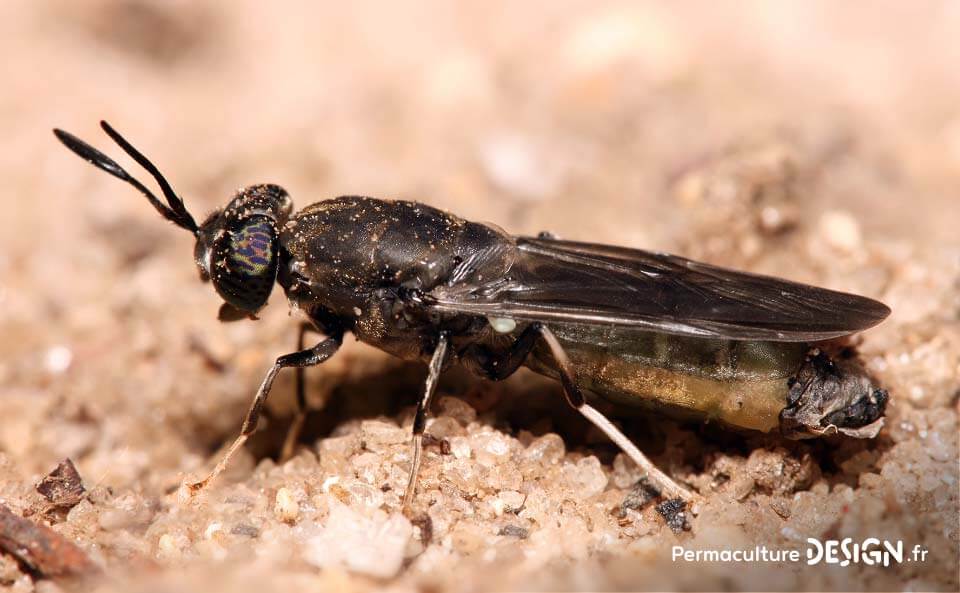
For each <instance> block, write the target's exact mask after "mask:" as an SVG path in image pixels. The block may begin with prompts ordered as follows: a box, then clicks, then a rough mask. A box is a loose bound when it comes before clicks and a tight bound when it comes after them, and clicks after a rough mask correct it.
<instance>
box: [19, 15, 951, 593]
mask: <svg viewBox="0 0 960 593" xmlns="http://www.w3.org/2000/svg"><path fill="white" fill-rule="evenodd" d="M304 4H305V5H303V6H299V5H297V6H291V7H287V8H285V9H284V10H282V11H275V12H274V11H269V10H267V9H266V8H264V4H263V3H258V2H252V1H243V2H234V3H231V5H230V9H229V10H227V9H225V8H224V7H223V6H222V5H215V4H214V3H196V2H187V1H174V2H150V1H145V0H91V1H90V2H85V3H75V2H68V1H66V0H59V1H48V2H16V1H13V2H5V3H3V6H2V8H0V17H2V18H0V50H2V53H3V55H4V60H3V65H2V69H3V87H4V91H3V92H2V93H0V126H2V129H3V130H4V137H5V142H4V143H3V146H2V147H0V171H2V173H3V176H2V177H3V191H2V194H0V200H2V212H3V215H2V217H0V224H2V229H0V230H2V237H3V239H2V243H0V245H2V247H3V248H2V250H0V332H2V334H0V335H2V337H3V339H2V340H0V419H2V420H0V503H2V504H3V505H5V506H6V507H8V508H9V509H11V511H12V512H13V513H14V514H15V515H17V516H21V515H27V516H28V518H29V520H31V521H34V522H37V523H44V524H49V525H51V526H52V529H53V530H54V531H55V532H56V533H58V534H61V535H62V536H64V537H65V538H66V539H67V540H69V541H72V542H75V543H76V545H77V546H78V547H79V548H80V550H81V551H82V552H84V553H85V554H86V556H87V557H89V559H90V560H91V561H92V562H93V563H94V564H96V565H97V566H98V567H100V570H101V571H102V573H101V576H100V577H99V578H95V580H94V581H93V582H90V581H86V582H84V583H77V582H76V581H70V580H52V579H46V578H41V575H40V574H38V573H37V572H36V571H35V572H33V573H31V572H30V571H28V570H26V568H25V567H24V566H22V565H19V564H18V563H17V562H16V561H14V560H13V558H12V557H11V556H9V555H4V556H0V587H2V588H4V589H5V590H10V591H18V592H21V591H23V592H26V591H43V592H51V591H58V590H62V589H70V588H95V589H97V590H101V591H131V590H138V589H137V588H138V587H141V588H146V587H148V586H150V587H155V588H152V589H150V590H151V591H154V590H167V589H169V590H188V589H196V590H198V589H200V588H204V589H207V590H215V589H216V588H217V587H218V586H219V587H220V588H223V589H229V590H242V589H245V588H250V589H254V588H258V589H261V590H262V589H264V588H268V589H270V588H280V587H285V588H292V587H298V588H301V589H303V590H319V589H321V588H334V587H335V588H336V590H341V591H351V590H364V591H366V590H390V591H403V590H416V589H419V590H426V591H475V590H489V589H499V590H558V589H560V590H592V589H608V590H632V589H687V590H703V589H723V590H736V589H783V590H910V591H919V590H944V591H948V590H957V588H958V581H957V571H958V537H960V536H958V530H960V521H958V511H957V507H958V473H960V470H958V455H957V400H958V395H960V380H958V376H960V298H958V293H960V241H958V239H957V226H958V223H960V197H958V187H960V70H958V69H957V68H956V64H957V63H960V44H958V43H957V41H956V40H957V39H958V38H960V9H958V7H957V5H956V4H955V3H949V2H943V3H920V4H914V3H909V4H908V3H883V4H871V5H870V6H869V8H868V7H867V6H866V5H864V4H859V3H849V4H848V3H843V4H837V3H828V2H822V3H810V2H797V3H767V2H748V3H738V4H736V6H734V5H733V4H724V5H723V6H722V7H718V8H710V7H708V5H707V4H706V3H670V4H669V5H667V4H662V5H657V4H642V5H640V4H637V5H634V4H632V3H625V4H622V5H621V4H604V5H597V4H595V3H587V2H553V3H542V4H540V5H535V4H526V5H523V6H518V5H517V3H508V2H492V3H491V2H473V3H459V4H457V5H456V7H454V5H453V3H445V2H435V3H427V4H418V5H403V6H401V5H399V4H396V5H390V6H386V5H380V4H379V3H362V2H361V3H342V4H340V3H338V4H337V5H324V4H318V5H306V4H307V3H304ZM348 4H349V7H347V5H348ZM101 118H105V119H108V120H109V121H111V123H113V124H114V125H115V126H116V127H117V128H118V129H120V130H121V131H122V132H124V133H125V134H126V135H127V136H128V137H129V138H131V139H132V140H133V141H134V142H135V143H136V144H137V145H138V146H139V147H140V148H141V149H142V150H144V151H145V152H146V153H147V154H148V155H150V156H151V157H152V158H153V159H154V160H155V161H156V162H157V163H158V164H159V166H160V167H161V168H162V169H163V170H164V171H165V172H166V174H167V176H168V177H169V178H170V179H171V181H172V182H173V183H174V185H175V187H176V188H177V189H178V191H179V192H180V193H181V194H182V195H183V196H184V197H185V199H186V201H187V205H188V207H189V208H190V209H191V210H192V211H193V212H194V213H195V214H196V215H197V216H198V217H200V216H202V215H203V214H204V213H205V212H207V211H209V210H211V209H212V208H214V207H216V206H218V205H221V204H223V203H224V202H225V201H226V199H227V197H228V196H229V195H230V194H231V193H232V191H233V190H234V189H235V188H237V187H239V186H241V185H246V184H249V183H254V182H262V181H272V182H277V183H280V184H282V185H284V186H285V187H286V188H287V189H288V190H289V191H290V193H291V194H292V195H293V196H294V199H295V200H296V201H297V204H298V205H300V206H303V205H306V204H308V203H310V202H313V201H316V200H319V199H323V198H327V197H332V196H336V195H339V194H345V193H352V194H367V195H373V196H379V197H403V198H410V199H417V200H421V201H424V202H427V203H430V204H432V205H435V206H439V207H443V208H448V209H450V210H453V211H455V212H457V213H459V214H461V215H462V216H465V217H468V218H472V219H475V220H481V221H493V222H495V223H497V224H499V225H500V226H502V227H504V228H506V229H509V230H510V231H512V232H516V233H532V232H537V231H540V230H543V229H549V230H551V231H553V232H554V233H556V234H558V235H560V236H562V237H566V238H573V239H581V240H593V241H602V242H610V243H619V244H623V245H628V246H636V247H644V248H648V249H662V250H668V251H673V252H677V253H681V254H684V255H687V256H692V257H696V258H700V259H704V260H707V261H710V262H713V263H717V264H723V265H732V266H737V267H741V268H745V269H750V270H753V271H757V272H765V273H775V274H778V275H783V276H787V277H789V278H792V279H795V280H800V281H809V282H815V283H818V284H821V285H825V286H829V287H832V288H836V289H841V290H850V291H855V292H859V293H862V294H866V295H869V296H872V297H875V298H878V299H881V300H883V301H884V302H886V303H887V304H889V305H890V306H891V307H892V308H893V310H894V313H893V315H892V317H891V318H890V319H889V321H887V322H886V323H885V324H883V325H882V326H880V327H878V328H876V329H875V330H872V331H870V332H867V333H866V334H864V335H863V336H862V337H860V338H858V343H859V348H860V351H861V352H862V355H863V357H864V359H865V361H866V362H867V365H868V367H869V368H870V369H871V371H872V372H874V373H875V374H876V375H877V376H878V377H880V379H881V380H882V382H883V384H884V385H885V386H886V387H888V388H889V390H890V393H891V396H892V402H891V405H890V407H889V410H888V423H887V426H886V428H885V429H884V430H883V432H882V433H881V434H880V436H879V437H878V438H876V439H875V440H873V441H870V442H862V441H861V442H851V441H844V440H829V441H822V442H805V443H793V442H786V441H781V440H779V439H776V438H772V437H763V436H757V435H737V434H730V433H726V432H724V431H719V430H715V429H713V428H711V427H707V428H704V427H698V426H691V425H678V424H675V423H673V422H671V421H666V420H663V419H660V418H656V417H641V418H632V419H628V420H627V421H626V427H627V429H628V432H629V433H630V434H631V435H632V436H633V437H634V438H635V439H636V440H637V442H638V444H640V445H641V447H642V448H644V449H645V450H646V451H648V452H649V453H650V454H651V455H652V456H653V458H654V459H655V460H656V461H657V463H658V464H660V466H661V467H663V468H665V469H666V470H668V471H669V472H670V473H672V474H673V475H675V476H677V477H678V478H680V479H682V480H684V481H685V482H687V483H688V484H690V485H692V486H693V487H695V488H696V489H697V490H698V491H699V492H701V493H702V495H703V499H702V501H701V502H700V503H698V504H697V505H696V508H694V509H692V511H693V514H692V515H689V516H688V517H687V519H688V527H689V530H686V531H684V530H680V532H679V533H675V532H674V531H672V530H671V529H670V528H669V527H668V526H667V525H666V524H665V523H664V520H663V518H662V517H661V516H660V515H659V514H658V513H657V512H656V510H655V508H654V505H653V504H647V505H639V504H626V505H624V501H625V499H627V500H628V501H630V500H632V501H635V502H636V501H637V497H638V495H637V492H636V491H635V489H634V484H635V483H636V481H637V479H638V478H639V475H638V474H637V473H636V470H635V469H634V468H633V467H632V466H631V465H630V464H629V463H627V462H626V461H625V460H624V459H623V457H622V456H621V455H618V454H617V452H616V450H615V449H614V448H613V447H612V446H611V445H610V444H609V443H608V442H606V441H605V440H604V439H603V438H602V437H601V436H599V435H597V434H595V433H594V432H592V431H589V430H586V428H585V427H584V425H583V422H582V421H580V420H579V419H578V418H576V417H575V416H574V415H571V414H570V413H569V412H567V411H565V410H564V409H563V405H562V400H561V397H560V392H559V390H558V387H557V386H556V385H554V384H553V383H551V382H549V381H546V380H543V379H540V378H538V377H536V376H533V375H532V374H529V373H520V374H518V376H516V377H515V378H512V379H511V380H509V381H506V382H504V383H500V384H490V383H484V382H481V381H478V380H475V379H472V378H470V377H467V376H466V375H462V374H457V373H452V374H451V375H450V376H449V377H446V378H445V379H444V381H443V382H442V384H441V386H440V394H439V395H440V399H439V401H438V402H437V404H438V405H437V406H436V408H435V410H434V413H435V415H434V417H435V419H434V420H433V421H432V423H431V424H430V425H429V427H428V433H430V434H431V435H433V436H434V437H435V439H434V440H433V441H432V444H431V445H429V446H428V448H427V456H426V460H425V464H424V467H423V471H422V486H421V492H420V494H419V496H418V499H417V503H416V505H415V506H416V509H417V513H415V516H414V517H413V520H412V521H411V520H410V519H408V518H406V517H404V516H402V515H401V514H399V513H398V512H397V509H398V507H399V498H400V496H401V493H402V489H403V484H404V480H405V477H406V471H407V468H408V467H409V450H408V447H407V434H408V430H409V425H410V422H411V418H412V412H411V409H412V408H411V402H412V401H414V398H415V397H416V394H417V392H418V390H419V386H420V382H421V381H422V378H423V376H424V371H423V369H419V368H415V367H410V366H406V365H403V364H400V363H398V362H396V361H393V360H391V359H390V358H389V357H387V356H386V355H383V354H381V353H378V352H376V351H374V350H372V349H370V348H367V347H365V346H362V345H359V344H356V343H353V342H352V341H351V342H350V343H348V345H347V347H346V348H345V351H343V352H341V353H340V354H339V355H338V356H337V357H335V358H334V359H333V360H331V361H330V362H329V363H327V364H325V365H323V367H322V368H320V369H317V370H313V371H311V372H310V373H309V390H310V391H309V393H310V400H311V403H312V404H313V406H314V407H315V408H316V410H317V411H316V412H315V413H314V414H312V415H311V416H310V418H309V420H308V423H307V430H306V432H305V435H304V438H303V440H302V444H301V445H302V446H301V448H300V450H299V451H298V454H297V455H296V457H295V458H294V459H293V460H291V461H290V462H288V463H286V464H283V465H278V464H277V463H276V462H275V461H274V458H275V456H276V454H277V451H278V449H279V447H280V443H281V442H282V439H283V434H284V431H285V428H286V426H287V424H288V423H289V419H290V410H291V405H292V393H291V391H292V381H291V378H290V377H287V376H282V377H281V379H280V380H279V381H278V383H277V385H276V388H275V391H274V395H273V397H272V401H271V402H270V413H269V414H268V417H267V418H265V419H264V420H263V426H262V427H261V431H260V432H259V433H258V435H257V436H256V438H254V439H253V440H252V441H251V443H250V444H249V446H248V447H247V448H246V449H245V450H244V452H243V453H242V455H240V456H239V457H238V459H237V461H236V463H235V464H233V466H232V467H231V468H230V469H229V471H228V472H227V473H226V474H225V475H224V477H223V479H221V480H220V481H219V482H217V483H216V484H215V485H214V486H213V487H212V488H211V489H210V490H208V491H207V492H206V493H204V494H203V495H202V496H201V497H200V498H199V499H198V500H196V501H194V502H192V503H189V504H184V503H182V502H181V501H179V500H178V497H177V488H178V486H179V484H180V483H181V481H182V480H183V479H184V478H185V477H194V476H199V475H202V473H203V472H204V471H206V470H207V469H209V467H210V466H211V464H212V462H213V461H214V460H215V458H216V456H217V454H218V451H219V450H220V449H221V448H222V447H223V446H224V445H225V444H226V443H228V442H229V441H230V440H231V439H232V438H233V436H234V435H235V434H236V432H237V430H238V428H239V423H240V419H241V417H242V415H243V412H244V410H245V409H246V406H247V404H248V402H249V399H250V397H251V396H252V393H253V391H254V390H255V388H256V385H257V384H258V383H259V381H260V378H261V376H262V373H263V372H264V371H265V370H266V368H267V367H268V366H269V364H270V362H271V361H272V360H273V358H274V357H275V356H277V355H279V354H282V353H285V352H287V351H290V350H291V349H292V348H293V345H294V340H295V325H294V322H293V320H291V319H290V318H289V317H288V315H287V308H286V306H285V303H284V301H283V298H282V295H280V294H274V297H273V299H272V306H271V307H268V308H267V309H266V310H265V311H264V314H263V316H262V319H261V320H260V321H259V322H257V323H240V324H230V325H222V324H220V323H218V322H217V321H216V310H217V306H218V299H217V298H216V296H215V295H214V294H213V292H212V291H211V290H210V288H209V287H208V286H205V285H202V284H200V283H199V282H197V281H196V271H195V269H194V267H193V265H192V263H191V256H190V254H191V249H192V241H191V238H190V237H189V236H188V234H187V233H184V232H182V231H180V230H178V229H175V228H172V227H171V226H170V225H167V224H164V223H163V222H162V221H161V220H160V219H159V218H158V217H157V215H156V213H155V212H153V211H152V210H151V208H150V207H149V205H148V204H147V203H146V202H145V201H144V200H143V199H142V198H140V197H139V196H138V195H136V194H135V192H134V191H133V190H131V189H130V188H128V187H125V186H123V185H122V184H120V183H119V182H117V181H115V180H112V179H110V178H108V177H107V176H106V175H103V174H102V173H99V172H96V171H94V170H93V169H92V168H91V167H89V166H86V165H85V164H83V163H82V162H80V161H79V160H78V159H76V158H75V157H73V156H72V155H70V154H68V153H67V152H66V151H65V150H63V149H62V147H60V146H59V145H58V144H56V143H55V142H54V139H53V136H52V135H51V134H50V131H49V129H50V128H51V127H53V126H55V125H56V126H61V127H64V128H67V129H69V130H71V131H73V132H74V133H76V134H78V135H80V136H82V137H84V138H87V139H89V140H91V141H93V142H94V143H95V144H96V145H98V146H100V147H101V148H104V149H109V150H107V151H108V152H109V153H110V154H115V155H116V154H117V153H118V151H117V150H114V149H113V147H111V146H110V145H109V142H108V141H107V139H106V138H105V137H104V136H103V135H102V134H101V133H100V132H99V130H98V129H97V127H96V125H97V121H98V120H99V119H101ZM122 162H124V163H128V162H129V161H126V160H124V161H122ZM131 170H135V169H131ZM138 174H139V172H138ZM65 458H70V459H71V460H73V462H74V463H75V464H76V467H77V469H78V471H79V474H80V476H81V477H82V481H83V484H84V486H85V488H86V490H87V494H85V495H83V496H82V497H80V502H79V503H77V504H75V506H72V507H71V506H70V505H72V504H74V503H76V501H75V500H74V501H73V502H71V503H70V504H68V505H67V506H65V507H62V508H60V509H56V508H50V505H49V504H48V502H47V501H46V500H45V499H44V498H43V497H42V496H41V494H40V493H39V492H37V490H36V489H35V486H36V484H37V483H38V482H39V481H40V480H41V478H42V477H43V476H44V475H46V474H47V473H48V472H50V471H51V470H53V469H54V468H55V467H56V466H57V464H58V463H59V462H60V461H61V460H63V459H65ZM632 507H636V508H632ZM808 537H816V538H820V539H843V538H846V537H849V538H853V540H855V541H857V542H860V541H862V540H863V539H864V538H867V537H877V538H881V539H888V540H901V541H903V543H904V547H905V549H906V551H907V554H908V555H909V552H910V551H911V550H912V549H913V548H914V546H916V545H919V546H921V547H923V548H924V549H926V550H928V555H927V557H926V559H925V561H923V562H904V563H903V564H894V565H892V566H890V567H886V568H884V567H878V566H869V565H866V564H862V563H861V564H854V565H851V566H846V567H843V566H827V565H823V564H821V565H818V566H815V567H808V566H807V565H806V563H805V562H803V561H801V562H798V563H790V562H787V563H768V564H763V563H756V564H750V565H743V564H723V563H709V562H695V563H684V562H681V561H673V560H672V559H671V556H670V553H671V549H672V546H675V545H681V546H684V547H685V548H687V549H691V550H693V549H724V548H731V549H732V548H742V549H752V548H753V547H754V546H757V545H765V546H766V547H768V548H771V549H795V550H801V551H802V550H805V548H806V543H805V542H806V538H808ZM41 572H42V571H41ZM144 590H145V589H144Z"/></svg>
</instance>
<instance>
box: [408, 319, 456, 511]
mask: <svg viewBox="0 0 960 593" xmlns="http://www.w3.org/2000/svg"><path fill="white" fill-rule="evenodd" d="M449 346H450V335H449V334H447V333H446V332H443V333H441V334H440V339H439V340H437V347H436V349H434V351H433V357H432V358H431V359H430V367H429V369H428V371H427V381H426V383H425V384H424V386H423V395H421V396H420V401H419V402H417V414H416V416H414V418H413V461H412V462H411V464H410V479H409V480H408V481H407V490H406V491H405V492H404V494H403V508H404V509H407V508H409V506H410V503H411V502H412V501H413V495H414V493H415V492H416V490H417V474H418V473H419V472H420V457H421V455H422V454H423V429H424V428H426V425H427V411H428V410H429V409H430V400H432V399H433V394H434V392H435V391H436V390H437V380H438V379H439V378H440V371H442V370H443V363H445V362H446V360H447V350H448V348H449Z"/></svg>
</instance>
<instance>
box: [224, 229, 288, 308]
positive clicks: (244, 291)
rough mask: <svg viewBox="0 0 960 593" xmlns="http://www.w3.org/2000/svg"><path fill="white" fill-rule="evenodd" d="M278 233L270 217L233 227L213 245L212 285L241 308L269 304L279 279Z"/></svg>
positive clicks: (230, 301)
mask: <svg viewBox="0 0 960 593" xmlns="http://www.w3.org/2000/svg"><path fill="white" fill-rule="evenodd" d="M277 259H278V258H277V230H276V227H275V225H274V222H273V220H272V219H271V218H269V217H267V216H263V215H254V216H250V217H248V218H244V219H241V220H238V221H236V222H234V223H233V224H230V225H229V226H228V228H227V229H226V231H225V232H224V233H223V235H222V236H221V237H219V238H218V239H217V240H216V241H215V242H214V245H213V266H212V267H213V269H212V270H211V272H212V275H213V285H214V287H215V288H216V289H217V292H218V293H220V296H221V297H223V300H225V301H227V302H228V303H230V304H231V305H233V306H234V307H237V308H238V309H243V310H245V311H250V312H256V311H257V310H258V309H260V308H261V307H263V305H265V304H266V302H267V299H268V298H269V297H270V291H271V290H272V289H273V283H274V281H275V280H276V277H277Z"/></svg>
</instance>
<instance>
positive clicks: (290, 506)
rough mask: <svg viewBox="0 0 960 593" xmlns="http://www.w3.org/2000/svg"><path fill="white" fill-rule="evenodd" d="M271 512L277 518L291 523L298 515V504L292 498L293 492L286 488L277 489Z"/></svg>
mask: <svg viewBox="0 0 960 593" xmlns="http://www.w3.org/2000/svg"><path fill="white" fill-rule="evenodd" d="M273 512H274V514H276V515H277V518H278V519H280V520H281V521H283V522H284V523H293V522H295V521H296V520H297V517H298V516H299V515H300V505H299V504H298V503H297V501H296V500H295V499H294V498H293V494H292V493H291V492H290V490H288V489H286V488H280V489H279V490H277V497H276V501H275V502H274V505H273Z"/></svg>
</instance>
